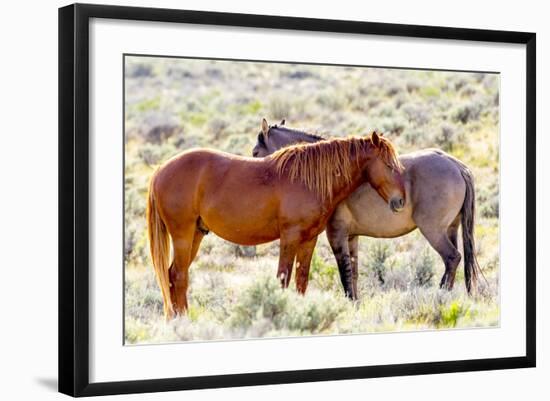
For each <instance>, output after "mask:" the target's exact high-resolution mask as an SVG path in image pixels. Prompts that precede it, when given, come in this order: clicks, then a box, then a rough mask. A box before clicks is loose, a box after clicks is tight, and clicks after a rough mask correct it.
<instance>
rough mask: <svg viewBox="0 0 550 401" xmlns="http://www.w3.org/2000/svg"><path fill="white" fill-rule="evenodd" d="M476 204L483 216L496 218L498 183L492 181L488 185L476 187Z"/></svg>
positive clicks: (497, 213)
mask: <svg viewBox="0 0 550 401" xmlns="http://www.w3.org/2000/svg"><path fill="white" fill-rule="evenodd" d="M476 190H477V193H476V198H477V204H478V205H479V212H480V214H481V215H482V216H483V217H487V218H498V216H499V203H500V199H499V189H498V183H496V182H494V183H493V184H492V185H491V186H490V187H488V188H487V187H481V188H476Z"/></svg>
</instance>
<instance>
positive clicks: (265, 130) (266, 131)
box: [262, 118, 269, 138]
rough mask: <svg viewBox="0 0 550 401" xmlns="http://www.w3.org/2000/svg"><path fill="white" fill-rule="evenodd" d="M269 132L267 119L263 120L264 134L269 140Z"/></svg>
mask: <svg viewBox="0 0 550 401" xmlns="http://www.w3.org/2000/svg"><path fill="white" fill-rule="evenodd" d="M268 132H269V124H268V123H267V120H266V119H265V118H262V133H263V134H264V136H265V137H266V138H267V133H268Z"/></svg>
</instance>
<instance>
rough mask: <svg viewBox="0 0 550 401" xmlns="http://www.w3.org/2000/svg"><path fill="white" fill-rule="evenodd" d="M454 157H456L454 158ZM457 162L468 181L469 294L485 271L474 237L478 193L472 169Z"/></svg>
mask: <svg viewBox="0 0 550 401" xmlns="http://www.w3.org/2000/svg"><path fill="white" fill-rule="evenodd" d="M453 159H454V158H453ZM453 161H455V162H456V164H457V165H458V167H459V169H460V173H461V174H462V178H464V182H465V183H466V196H465V197H464V203H463V204H462V210H461V215H462V242H463V245H464V279H465V281H466V289H467V290H468V294H471V292H472V289H474V288H475V287H476V286H477V281H478V279H479V277H480V276H483V272H482V271H481V268H480V267H479V263H478V262H477V258H476V253H475V251H476V245H475V238H474V224H475V213H476V193H475V187H474V176H473V174H472V172H471V171H470V169H469V168H468V167H467V166H466V165H465V164H464V163H462V162H460V161H459V160H457V159H454V160H453Z"/></svg>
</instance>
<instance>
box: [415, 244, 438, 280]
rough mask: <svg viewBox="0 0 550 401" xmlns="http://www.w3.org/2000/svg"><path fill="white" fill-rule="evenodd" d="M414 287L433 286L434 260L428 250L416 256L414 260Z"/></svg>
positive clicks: (425, 249)
mask: <svg viewBox="0 0 550 401" xmlns="http://www.w3.org/2000/svg"><path fill="white" fill-rule="evenodd" d="M412 270H413V277H414V278H413V285H415V286H417V287H429V286H431V285H432V284H433V283H432V279H433V277H434V275H435V272H434V259H433V257H432V254H431V252H430V250H429V249H428V248H424V250H423V251H422V252H421V253H420V254H418V255H415V257H414V258H413V260H412Z"/></svg>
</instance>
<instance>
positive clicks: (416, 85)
mask: <svg viewBox="0 0 550 401" xmlns="http://www.w3.org/2000/svg"><path fill="white" fill-rule="evenodd" d="M420 87H421V83H420V82H419V81H418V80H415V79H411V80H409V81H407V85H406V88H407V92H409V93H414V92H417V91H418V90H419V89H420Z"/></svg>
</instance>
